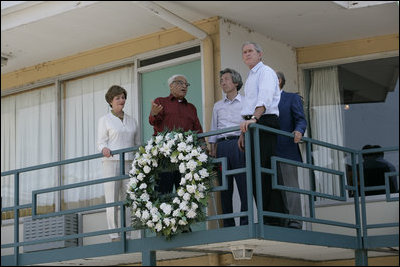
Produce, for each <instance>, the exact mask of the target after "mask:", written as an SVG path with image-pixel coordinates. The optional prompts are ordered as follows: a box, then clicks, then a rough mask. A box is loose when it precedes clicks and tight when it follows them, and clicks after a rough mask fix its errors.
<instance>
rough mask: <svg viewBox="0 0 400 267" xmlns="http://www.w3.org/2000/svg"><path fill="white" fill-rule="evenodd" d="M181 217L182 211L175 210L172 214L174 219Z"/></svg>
mask: <svg viewBox="0 0 400 267" xmlns="http://www.w3.org/2000/svg"><path fill="white" fill-rule="evenodd" d="M180 215H181V211H180V210H174V211H173V212H172V216H174V217H179V216H180Z"/></svg>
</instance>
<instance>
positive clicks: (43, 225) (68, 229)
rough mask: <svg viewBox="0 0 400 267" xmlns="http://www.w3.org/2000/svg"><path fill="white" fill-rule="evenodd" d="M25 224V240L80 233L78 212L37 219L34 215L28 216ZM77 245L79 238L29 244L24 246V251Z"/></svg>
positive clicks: (24, 221) (24, 220)
mask: <svg viewBox="0 0 400 267" xmlns="http://www.w3.org/2000/svg"><path fill="white" fill-rule="evenodd" d="M23 225H24V241H25V242H27V241H34V240H39V239H46V238H51V237H61V236H65V235H72V234H77V233H78V217H77V215H76V214H67V215H62V216H56V217H49V218H41V219H35V220H32V217H26V218H24V219H23ZM77 245H78V240H77V238H73V239H69V240H60V241H54V242H46V243H40V244H34V245H27V246H24V252H33V251H38V250H47V249H55V248H64V247H72V246H77Z"/></svg>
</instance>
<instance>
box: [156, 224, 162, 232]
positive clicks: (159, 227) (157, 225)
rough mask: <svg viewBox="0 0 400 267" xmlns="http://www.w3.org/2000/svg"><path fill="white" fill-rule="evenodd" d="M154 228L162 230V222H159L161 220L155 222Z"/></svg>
mask: <svg viewBox="0 0 400 267" xmlns="http://www.w3.org/2000/svg"><path fill="white" fill-rule="evenodd" d="M155 229H156V231H157V232H160V231H161V230H162V224H161V222H158V223H157V224H156V226H155Z"/></svg>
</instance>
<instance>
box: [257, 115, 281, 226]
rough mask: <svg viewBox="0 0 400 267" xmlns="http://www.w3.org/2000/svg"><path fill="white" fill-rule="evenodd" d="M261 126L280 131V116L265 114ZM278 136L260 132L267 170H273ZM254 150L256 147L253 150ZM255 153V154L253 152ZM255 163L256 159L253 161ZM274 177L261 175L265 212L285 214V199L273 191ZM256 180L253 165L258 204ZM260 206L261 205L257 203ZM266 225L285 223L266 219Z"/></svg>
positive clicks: (262, 156) (277, 219)
mask: <svg viewBox="0 0 400 267" xmlns="http://www.w3.org/2000/svg"><path fill="white" fill-rule="evenodd" d="M258 123H259V124H261V125H265V126H268V127H271V128H275V129H280V127H279V121H278V116H276V115H272V114H265V115H263V116H261V117H260V119H259V121H258ZM276 141H277V135H276V134H274V133H270V132H266V131H260V147H259V148H256V149H260V156H261V166H262V167H264V168H267V169H270V168H271V157H272V156H274V155H275V147H276ZM252 149H254V147H253V148H252ZM253 153H254V152H253ZM252 162H253V163H254V158H253V161H252ZM271 179H272V177H271V175H270V174H266V173H262V174H261V188H262V207H263V210H264V211H272V212H279V213H283V207H284V205H283V199H282V194H281V192H280V191H279V190H272V183H271V182H272V180H271ZM256 187H257V185H256V180H255V169H254V164H253V195H254V198H255V199H256V203H257V197H256V196H257V194H256ZM257 205H260V203H257ZM264 224H271V225H282V224H283V221H282V220H281V219H279V218H274V217H269V216H265V217H264Z"/></svg>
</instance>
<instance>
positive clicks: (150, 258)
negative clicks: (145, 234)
mask: <svg viewBox="0 0 400 267" xmlns="http://www.w3.org/2000/svg"><path fill="white" fill-rule="evenodd" d="M156 265H157V259H156V252H155V251H154V250H146V251H143V252H142V266H156Z"/></svg>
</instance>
